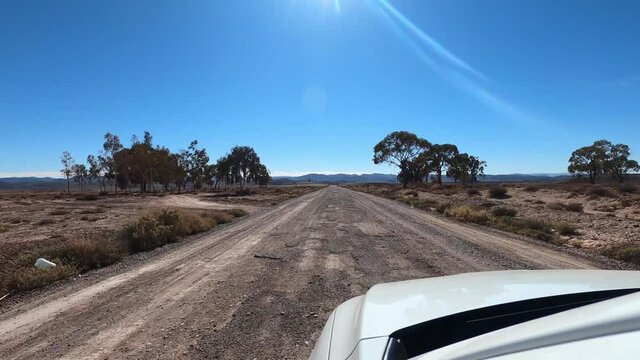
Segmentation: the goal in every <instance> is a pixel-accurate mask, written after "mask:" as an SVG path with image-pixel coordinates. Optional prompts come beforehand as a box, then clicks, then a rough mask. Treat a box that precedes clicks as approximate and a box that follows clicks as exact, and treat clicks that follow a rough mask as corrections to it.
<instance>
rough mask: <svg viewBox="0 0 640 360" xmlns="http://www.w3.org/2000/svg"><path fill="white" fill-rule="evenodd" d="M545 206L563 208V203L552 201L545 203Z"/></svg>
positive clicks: (556, 208)
mask: <svg viewBox="0 0 640 360" xmlns="http://www.w3.org/2000/svg"><path fill="white" fill-rule="evenodd" d="M547 207H548V208H549V209H551V210H564V204H562V203H559V202H553V203H549V204H547Z"/></svg>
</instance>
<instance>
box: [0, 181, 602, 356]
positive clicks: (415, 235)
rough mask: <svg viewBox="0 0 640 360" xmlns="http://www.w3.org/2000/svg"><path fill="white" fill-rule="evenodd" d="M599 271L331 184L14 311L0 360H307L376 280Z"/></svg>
mask: <svg viewBox="0 0 640 360" xmlns="http://www.w3.org/2000/svg"><path fill="white" fill-rule="evenodd" d="M256 254H258V255H261V256H263V257H261V258H256V257H254V255H256ZM280 259H281V260H280ZM600 266H602V264H598V263H595V262H594V260H589V259H587V258H586V257H584V258H583V257H580V256H576V255H570V254H566V253H563V252H559V251H557V250H556V249H555V248H554V247H552V246H548V245H545V244H540V243H538V242H535V241H525V240H522V239H521V238H517V237H513V236H509V235H507V234H504V233H501V232H496V231H491V230H488V229H483V228H480V227H476V226H468V225H463V224H458V223H453V222H450V221H448V220H446V219H443V218H440V217H438V216H434V215H432V214H428V213H425V212H422V211H419V210H416V209H412V208H409V207H407V206H405V205H404V204H400V203H397V202H393V201H390V200H387V199H382V198H377V197H374V196H372V195H369V194H363V193H358V192H354V191H351V190H347V189H344V188H340V187H336V186H330V187H327V188H324V189H321V190H319V191H316V192H314V193H311V194H307V195H305V196H302V197H300V198H297V199H293V200H290V201H288V202H286V203H283V204H281V205H279V206H278V207H276V208H273V209H269V210H267V211H264V212H262V213H259V214H257V215H254V216H251V217H248V218H246V219H243V220H240V221H238V222H237V223H235V224H232V225H230V226H228V227H226V228H224V229H221V230H215V231H213V232H211V233H209V234H207V235H206V236H202V237H201V238H198V239H196V240H194V241H190V242H187V243H185V244H183V245H181V246H179V247H177V248H176V249H173V250H172V251H169V252H166V253H164V254H161V255H159V256H156V257H152V258H150V259H148V260H147V261H144V262H142V263H140V264H139V265H137V266H134V267H133V268H130V269H128V270H126V271H121V272H120V273H119V274H116V275H113V276H110V277H107V276H104V278H102V279H96V280H94V281H93V283H92V284H87V283H80V284H77V285H76V284H73V283H72V284H70V285H69V286H67V287H63V288H62V289H61V290H59V291H56V292H55V293H53V294H49V295H48V296H40V297H37V298H35V299H33V300H31V301H28V302H26V303H23V304H19V305H16V306H14V307H13V308H10V309H8V310H7V311H5V312H4V313H3V314H2V315H0V358H69V359H79V358H110V359H112V358H203V359H204V358H223V359H238V358H250V359H253V358H258V359H281V358H289V359H298V358H299V359H304V358H306V357H308V356H309V354H310V352H311V349H312V347H313V344H314V341H315V339H316V337H317V336H318V335H319V332H320V330H321V329H322V326H323V325H324V323H325V321H326V319H327V317H328V316H329V314H330V312H331V311H332V310H333V308H334V307H335V306H337V305H338V304H340V303H341V302H343V301H345V300H347V299H348V298H351V297H353V296H357V295H360V294H362V293H364V292H366V290H367V289H368V288H369V287H371V286H372V285H374V284H376V283H380V282H389V281H398V280H406V279H413V278H419V277H430V276H438V275H447V274H455V273H460V272H468V271H483V270H502V269H543V268H594V267H600Z"/></svg>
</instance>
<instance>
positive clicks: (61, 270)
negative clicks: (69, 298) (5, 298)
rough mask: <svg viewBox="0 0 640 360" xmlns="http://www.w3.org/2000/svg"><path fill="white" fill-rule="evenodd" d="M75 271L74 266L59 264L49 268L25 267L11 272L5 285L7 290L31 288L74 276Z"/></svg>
mask: <svg viewBox="0 0 640 360" xmlns="http://www.w3.org/2000/svg"><path fill="white" fill-rule="evenodd" d="M77 273H78V271H77V270H76V268H75V267H73V266H70V265H59V266H56V267H54V268H50V269H37V268H35V267H25V268H21V269H19V270H18V271H15V272H14V273H13V274H11V278H10V279H8V283H7V285H6V286H7V289H9V290H18V291H25V290H31V289H35V288H39V287H43V286H45V285H48V284H51V283H52V282H54V281H58V280H62V279H66V278H68V277H71V276H75V275H76V274H77Z"/></svg>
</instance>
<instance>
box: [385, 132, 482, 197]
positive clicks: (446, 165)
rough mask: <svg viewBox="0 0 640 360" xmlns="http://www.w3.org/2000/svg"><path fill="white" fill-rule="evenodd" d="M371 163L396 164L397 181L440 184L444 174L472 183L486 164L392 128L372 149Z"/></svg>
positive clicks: (406, 183)
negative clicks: (430, 181)
mask: <svg viewBox="0 0 640 360" xmlns="http://www.w3.org/2000/svg"><path fill="white" fill-rule="evenodd" d="M373 162H374V163H375V164H382V163H387V164H391V165H394V166H397V167H398V169H399V172H398V182H400V183H402V186H403V187H405V188H406V187H407V185H408V184H410V183H426V182H428V181H429V180H430V179H431V180H432V182H435V183H437V184H442V175H443V174H446V176H447V177H449V178H451V179H452V180H453V181H455V182H458V181H460V182H462V183H463V184H467V183H474V182H476V181H478V177H480V176H484V169H485V167H486V166H487V163H486V162H485V161H482V160H480V158H478V157H477V156H473V155H469V154H467V153H461V152H460V151H459V150H458V147H457V146H456V145H453V144H433V143H431V142H429V141H428V140H426V139H424V138H420V137H418V136H417V135H416V134H414V133H411V132H408V131H394V132H392V133H390V134H389V135H387V136H385V137H384V139H382V141H380V142H379V143H377V144H376V145H375V146H374V148H373Z"/></svg>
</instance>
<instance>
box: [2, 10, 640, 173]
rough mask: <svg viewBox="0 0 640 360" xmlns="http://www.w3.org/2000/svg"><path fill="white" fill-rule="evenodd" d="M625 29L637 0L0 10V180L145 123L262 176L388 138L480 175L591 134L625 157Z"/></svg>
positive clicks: (353, 154)
mask: <svg viewBox="0 0 640 360" xmlns="http://www.w3.org/2000/svg"><path fill="white" fill-rule="evenodd" d="M639 18H640V2H637V1H577V0H576V1H568V0H567V1H559V0H535V1H524V0H523V1H511V0H499V1H498V0H486V1H475V0H458V1H450V0H442V1H440V0H438V1H434V0H413V1H410V0H340V1H339V2H336V1H335V0H270V1H269V0H243V1H172V2H168V1H156V0H154V1H86V0H78V1H71V0H64V1H30V2H24V1H20V0H5V1H2V2H1V3H0V79H1V81H0V176H10V175H27V174H38V175H43V174H57V169H59V167H60V165H59V158H60V154H61V153H62V151H63V150H69V151H70V152H71V153H72V154H73V155H74V156H75V157H76V158H77V159H84V158H85V157H86V155H88V154H90V153H93V154H96V153H98V151H99V150H100V148H101V144H102V136H103V135H104V133H106V132H113V133H116V134H119V135H120V136H121V137H122V138H123V140H126V142H128V139H129V138H130V137H131V135H132V134H134V133H136V134H141V133H142V132H143V131H145V130H148V131H150V132H151V133H152V134H153V136H154V139H155V142H156V143H157V144H162V145H166V146H168V147H169V148H171V149H172V150H176V151H177V150H179V149H182V148H185V147H186V146H188V144H189V142H190V141H191V140H193V139H198V140H199V142H200V144H201V145H202V146H203V147H205V148H206V149H207V150H208V151H209V153H210V155H211V157H212V158H213V159H215V158H217V157H218V156H220V155H222V154H223V153H224V152H226V151H227V150H228V149H229V148H231V147H232V146H233V145H237V144H241V145H251V146H253V147H254V148H255V149H256V150H257V151H258V153H259V154H260V156H261V158H262V160H263V162H264V163H265V164H266V165H267V166H268V167H269V168H270V169H271V170H272V171H273V173H274V174H275V175H282V174H300V173H307V172H349V173H362V172H391V171H393V169H390V168H388V167H385V166H377V165H374V164H373V163H372V161H371V158H372V148H373V146H374V145H375V143H376V142H378V141H379V140H380V139H382V138H383V137H384V136H385V135H386V134H387V133H389V132H391V131H394V130H409V131H413V132H415V133H417V134H419V135H421V136H423V137H425V138H427V139H428V140H430V141H432V142H437V143H444V142H447V143H455V144H457V145H458V146H459V148H460V149H461V150H462V151H465V152H469V153H472V154H476V155H478V156H480V157H481V158H482V159H484V160H486V161H487V162H488V165H489V166H488V168H487V172H488V173H494V174H495V173H513V172H524V173H539V172H562V171H565V170H566V163H567V159H568V157H569V154H570V153H571V151H572V150H574V149H575V148H577V147H580V146H583V145H588V144H590V143H591V142H593V141H594V140H597V139H601V138H606V139H609V140H611V141H614V142H623V143H627V144H629V145H630V146H631V149H632V151H635V154H640V136H639V135H638V134H640V101H639V100H640V42H639V41H638V39H640V21H638V19H639ZM639 157H640V156H635V158H636V159H637V158H639Z"/></svg>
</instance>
